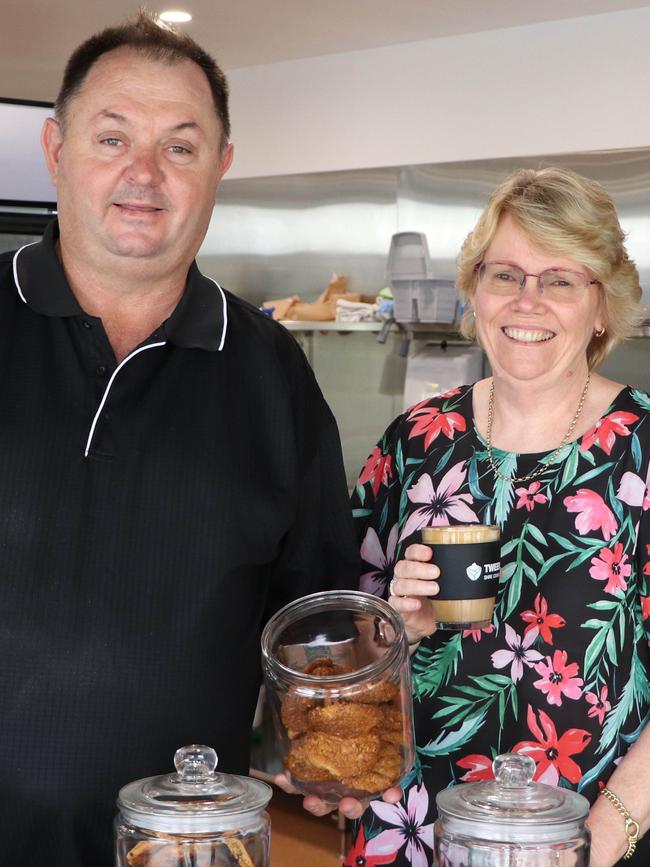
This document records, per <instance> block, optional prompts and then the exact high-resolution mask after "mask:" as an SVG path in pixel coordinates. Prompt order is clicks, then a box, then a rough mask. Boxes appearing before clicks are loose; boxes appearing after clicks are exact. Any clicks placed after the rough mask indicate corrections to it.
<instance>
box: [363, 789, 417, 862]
mask: <svg viewBox="0 0 650 867" xmlns="http://www.w3.org/2000/svg"><path fill="white" fill-rule="evenodd" d="M370 809H371V810H372V811H373V813H375V815H377V816H379V818H380V819H381V820H382V822H385V823H386V824H388V825H392V826H393V827H391V828H388V829H387V830H385V831H381V832H380V833H379V834H377V836H376V837H373V838H372V840H371V841H370V842H369V843H368V846H367V848H366V851H367V852H369V853H370V852H372V853H378V852H382V853H383V852H394V851H396V850H398V849H401V848H402V846H406V848H405V850H404V855H405V857H406V860H407V861H408V862H409V864H411V865H412V867H427V865H428V864H430V863H431V862H430V860H429V856H428V855H427V852H426V849H425V846H426V847H428V848H429V849H433V822H431V823H430V824H428V825H425V824H423V823H424V820H425V819H426V816H427V810H428V809H429V795H428V793H427V790H426V789H425V788H424V786H423V785H422V786H417V785H416V786H412V787H411V789H410V790H409V793H408V797H407V799H406V809H404V806H403V804H402V803H397V804H386V803H385V802H384V801H372V802H371V803H370Z"/></svg>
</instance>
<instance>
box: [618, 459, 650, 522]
mask: <svg viewBox="0 0 650 867" xmlns="http://www.w3.org/2000/svg"><path fill="white" fill-rule="evenodd" d="M616 496H617V497H618V499H619V500H622V501H623V502H624V503H627V505H628V506H641V508H642V509H643V511H644V512H647V511H648V509H650V463H649V464H648V472H647V474H646V477H645V482H644V481H643V479H642V478H641V476H637V474H636V473H631V472H629V470H628V472H626V473H623V475H622V476H621V483H620V485H619V486H618V491H617V492H616Z"/></svg>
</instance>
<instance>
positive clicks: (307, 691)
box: [262, 590, 414, 803]
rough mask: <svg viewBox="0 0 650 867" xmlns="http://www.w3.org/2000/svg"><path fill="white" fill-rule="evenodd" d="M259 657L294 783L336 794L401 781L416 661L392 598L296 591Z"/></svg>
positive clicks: (408, 757) (369, 791) (375, 790)
mask: <svg viewBox="0 0 650 867" xmlns="http://www.w3.org/2000/svg"><path fill="white" fill-rule="evenodd" d="M262 660H263V667H264V677H265V683H266V694H267V697H268V701H269V704H270V708H271V713H272V717H273V720H274V724H275V729H276V734H277V740H278V748H279V751H280V757H281V759H282V761H283V764H284V767H285V768H286V770H287V773H288V776H289V777H290V779H291V781H292V783H293V785H294V786H295V787H296V789H298V790H299V791H300V792H302V793H303V794H306V795H308V794H312V795H317V796H318V797H319V798H321V799H322V800H324V801H326V802H329V803H338V801H339V800H340V799H341V798H342V797H343V796H345V795H351V796H353V797H356V798H374V797H377V796H379V795H380V794H381V793H382V792H383V791H384V790H385V789H387V788H388V787H389V786H394V785H400V784H401V783H402V782H403V780H404V779H405V777H406V776H407V774H408V773H409V771H410V770H411V768H412V765H413V760H414V745H413V744H414V742H413V710H412V701H411V678H410V663H409V653H408V646H407V643H406V634H405V632H404V625H403V623H402V620H401V618H400V616H399V614H398V613H397V612H396V611H395V610H394V609H393V608H391V606H390V605H388V603H387V602H384V600H383V599H380V598H379V597H377V596H373V595H371V594H369V593H359V592H354V591H338V590H335V591H330V592H326V593H315V594H313V595H311V596H305V597H304V598H302V599H298V600H296V601H295V602H292V603H290V604H289V605H287V606H286V607H285V608H283V609H282V610H281V611H278V612H277V614H275V615H274V616H273V617H272V618H271V620H269V622H268V623H267V625H266V628H265V629H264V632H263V634H262Z"/></svg>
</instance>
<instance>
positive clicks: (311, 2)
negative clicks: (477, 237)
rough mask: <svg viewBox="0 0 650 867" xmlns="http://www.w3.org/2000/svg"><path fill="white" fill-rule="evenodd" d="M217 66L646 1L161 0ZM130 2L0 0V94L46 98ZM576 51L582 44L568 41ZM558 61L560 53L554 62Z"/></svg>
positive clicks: (133, 4) (132, 6) (133, 2)
mask: <svg viewBox="0 0 650 867" xmlns="http://www.w3.org/2000/svg"><path fill="white" fill-rule="evenodd" d="M161 2H163V3H164V4H165V5H162V6H160V7H157V8H156V7H153V3H152V2H151V0H150V3H149V5H150V7H153V8H156V11H162V10H163V9H169V8H180V9H185V10H187V11H188V12H191V13H192V14H193V16H194V20H193V21H192V22H191V23H190V24H188V25H182V26H183V27H185V28H186V29H187V31H188V32H189V33H190V34H191V35H192V36H193V37H194V38H196V39H197V40H198V41H199V42H200V43H201V44H202V45H203V47H205V48H206V49H207V50H208V51H210V52H211V53H212V54H214V55H215V57H216V58H217V60H218V61H219V62H220V63H221V65H222V66H223V67H224V68H225V69H234V68H237V67H241V66H252V65H257V64H265V63H276V62H279V61H283V60H293V59H297V58H302V57H313V56H317V55H322V54H334V53H339V52H345V51H353V50H355V49H362V48H376V47H379V46H382V45H391V44H396V43H402V42H414V41H417V40H421V39H433V38H436V37H442V36H452V35H458V34H462V33H471V32H480V31H484V30H498V29H501V28H504V27H516V26H520V25H526V24H535V23H539V22H542V21H552V20H561V19H564V18H574V17H580V16H586V15H597V14H602V13H606V12H618V11H622V10H626V9H635V8H639V7H644V6H647V5H650V4H648V3H647V2H645V0H644V2H635V0H543V2H540V0H275V2H271V0H169V2H168V0H161ZM139 5H140V3H139V2H137V0H112V2H111V3H110V5H109V4H108V3H104V2H101V3H100V2H97V0H2V3H1V13H2V18H1V23H0V97H13V98H19V99H43V100H51V99H53V98H54V96H55V95H56V91H57V87H58V84H59V81H60V77H61V72H62V69H63V66H64V64H65V60H66V58H67V56H68V55H69V54H70V52H71V51H72V49H73V48H74V47H75V46H76V45H77V44H78V43H79V42H81V41H82V40H83V39H85V38H86V37H87V36H89V35H90V34H91V33H93V32H94V31H96V30H99V29H101V28H102V27H105V26H107V25H110V24H114V23H117V22H119V21H120V20H122V19H123V18H125V17H128V16H131V15H133V14H134V12H136V11H137V8H138V6H139ZM576 50H577V51H579V50H580V46H579V45H578V46H576ZM560 62H561V58H560Z"/></svg>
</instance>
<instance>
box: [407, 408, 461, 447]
mask: <svg viewBox="0 0 650 867" xmlns="http://www.w3.org/2000/svg"><path fill="white" fill-rule="evenodd" d="M406 421H407V422H409V421H415V424H414V425H413V427H412V428H411V430H410V432H409V439H413V437H419V436H422V435H424V448H425V450H426V449H428V448H429V446H430V445H431V443H432V442H433V441H434V440H435V439H437V438H438V436H439V435H440V434H441V433H442V434H444V435H445V436H446V437H447V438H448V439H450V440H451V439H453V438H454V431H455V430H459V431H464V430H465V429H466V428H467V422H466V421H465V419H464V418H463V416H462V415H461V414H460V413H458V412H440V410H439V409H438V407H437V406H422V405H418V406H415V407H413V409H412V410H411V411H410V412H409V414H408V416H407V417H406Z"/></svg>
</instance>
